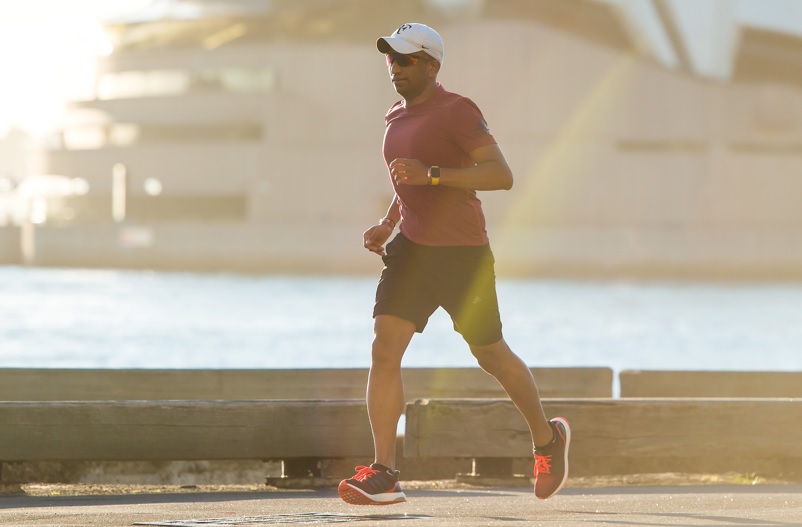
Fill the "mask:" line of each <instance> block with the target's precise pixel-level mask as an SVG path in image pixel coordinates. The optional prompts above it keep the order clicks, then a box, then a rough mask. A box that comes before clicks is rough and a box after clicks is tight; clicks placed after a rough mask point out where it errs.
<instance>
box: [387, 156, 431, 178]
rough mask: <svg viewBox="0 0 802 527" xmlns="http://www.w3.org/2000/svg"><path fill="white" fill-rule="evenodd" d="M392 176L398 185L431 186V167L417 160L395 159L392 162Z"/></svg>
mask: <svg viewBox="0 0 802 527" xmlns="http://www.w3.org/2000/svg"><path fill="white" fill-rule="evenodd" d="M390 175H391V176H392V177H393V180H394V181H395V183H396V185H428V184H429V167H427V166H426V165H424V164H423V163H421V162H420V161H418V160H417V159H405V158H403V157H400V158H398V159H393V160H392V161H391V162H390Z"/></svg>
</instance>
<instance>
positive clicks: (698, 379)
mask: <svg viewBox="0 0 802 527" xmlns="http://www.w3.org/2000/svg"><path fill="white" fill-rule="evenodd" d="M619 378H620V381H621V397H802V372H790V371H650V370H624V371H622V372H621V373H620V375H619Z"/></svg>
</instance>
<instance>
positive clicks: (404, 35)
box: [376, 23, 443, 64]
mask: <svg viewBox="0 0 802 527" xmlns="http://www.w3.org/2000/svg"><path fill="white" fill-rule="evenodd" d="M376 47H377V48H378V49H379V51H381V52H382V53H393V52H395V53H403V54H404V55H409V54H410V53H416V52H418V51H423V52H424V53H427V54H428V55H431V56H432V57H434V58H435V59H437V61H438V62H440V63H441V64H442V62H443V39H442V38H441V37H440V35H439V34H438V33H437V31H435V30H434V29H432V28H430V27H429V26H427V25H424V24H417V23H411V24H404V25H403V26H401V27H399V28H398V29H396V30H395V32H394V33H393V34H392V35H390V36H389V37H381V38H380V39H379V40H377V41H376Z"/></svg>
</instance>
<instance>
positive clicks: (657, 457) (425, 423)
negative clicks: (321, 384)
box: [404, 399, 802, 477]
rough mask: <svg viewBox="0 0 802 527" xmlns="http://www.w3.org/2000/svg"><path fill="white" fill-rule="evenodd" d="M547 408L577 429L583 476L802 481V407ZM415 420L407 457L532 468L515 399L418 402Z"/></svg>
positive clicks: (749, 402) (748, 403)
mask: <svg viewBox="0 0 802 527" xmlns="http://www.w3.org/2000/svg"><path fill="white" fill-rule="evenodd" d="M544 407H545V410H546V413H547V415H549V416H552V417H553V416H559V415H561V416H565V417H566V418H567V419H568V420H569V422H570V423H571V428H572V431H573V442H572V445H571V449H570V459H571V473H573V474H574V475H578V476H592V475H602V474H634V473H662V472H684V473H726V472H737V473H743V474H746V473H757V474H760V475H775V476H791V477H798V476H800V475H802V451H801V450H800V449H799V445H800V444H802V427H800V423H802V399H553V400H546V401H544ZM406 415H407V418H406V434H405V442H404V455H405V456H409V457H422V458H437V457H441V456H454V457H463V458H500V459H502V458H507V459H509V458H519V459H530V460H531V456H532V455H531V449H532V444H531V439H530V435H529V430H528V428H527V427H526V423H525V422H524V420H523V418H522V417H521V416H520V414H519V413H518V411H517V409H516V408H515V407H514V406H513V404H512V403H511V402H509V401H507V400H497V399H496V400H491V399H489V400H457V399H440V400H434V399H431V400H419V401H415V402H414V403H410V404H408V405H407V410H406ZM530 466H531V463H530Z"/></svg>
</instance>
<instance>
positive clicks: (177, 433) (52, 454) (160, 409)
mask: <svg viewBox="0 0 802 527" xmlns="http://www.w3.org/2000/svg"><path fill="white" fill-rule="evenodd" d="M0 423H2V433H0V460H2V461H25V460H38V461H49V460H52V461H65V460H98V461H101V460H115V461H127V460H176V461H178V460H236V459H265V460H268V459H284V458H290V457H321V458H325V457H366V458H369V457H372V456H373V441H372V438H371V433H370V425H369V421H368V416H367V411H366V409H365V404H364V402H363V401H360V400H338V401H331V400H329V401H125V402H62V403H58V402H13V403H10V402H5V403H0Z"/></svg>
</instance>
